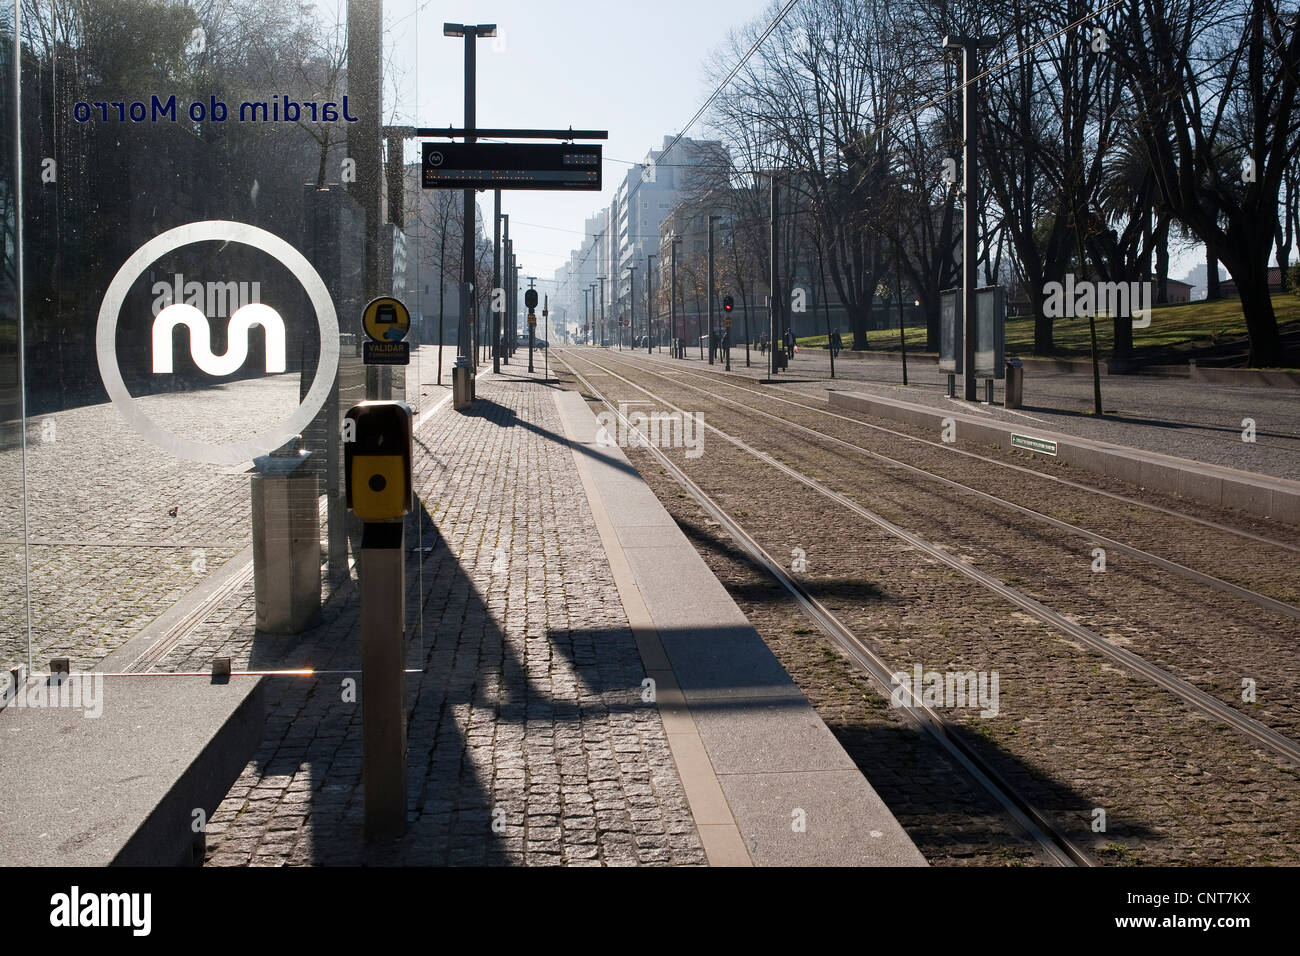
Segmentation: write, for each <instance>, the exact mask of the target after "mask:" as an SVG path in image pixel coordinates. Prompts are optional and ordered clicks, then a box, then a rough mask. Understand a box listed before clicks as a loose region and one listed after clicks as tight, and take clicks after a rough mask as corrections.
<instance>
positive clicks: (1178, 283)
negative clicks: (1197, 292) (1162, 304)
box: [1165, 279, 1192, 305]
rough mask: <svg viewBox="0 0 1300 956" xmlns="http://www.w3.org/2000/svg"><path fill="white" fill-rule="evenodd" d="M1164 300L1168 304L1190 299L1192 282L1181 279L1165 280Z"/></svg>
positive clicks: (1189, 300)
mask: <svg viewBox="0 0 1300 956" xmlns="http://www.w3.org/2000/svg"><path fill="white" fill-rule="evenodd" d="M1165 295H1166V301H1167V302H1168V303H1169V304H1171V305H1172V304H1174V303H1176V302H1191V301H1192V284H1191V283H1190V282H1183V281H1182V280H1181V279H1166V280H1165Z"/></svg>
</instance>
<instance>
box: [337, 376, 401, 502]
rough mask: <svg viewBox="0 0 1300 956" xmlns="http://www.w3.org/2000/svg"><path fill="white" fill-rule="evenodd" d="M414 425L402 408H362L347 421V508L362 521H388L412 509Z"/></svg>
mask: <svg viewBox="0 0 1300 956" xmlns="http://www.w3.org/2000/svg"><path fill="white" fill-rule="evenodd" d="M411 424H412V423H411V410H410V408H408V407H407V406H406V404H405V403H403V402H382V401H381V402H362V403H361V404H359V405H355V406H353V407H352V408H350V409H348V412H347V414H346V415H345V416H344V428H343V451H344V457H345V468H344V475H345V477H346V478H347V504H348V507H349V508H351V509H352V511H353V512H354V513H355V514H356V516H357V517H358V518H360V519H361V520H362V521H388V520H390V519H394V518H400V517H402V515H404V514H406V512H407V511H408V510H409V509H410V507H411Z"/></svg>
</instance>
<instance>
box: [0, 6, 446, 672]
mask: <svg viewBox="0 0 1300 956" xmlns="http://www.w3.org/2000/svg"><path fill="white" fill-rule="evenodd" d="M383 6H384V9H385V14H386V21H385V23H384V24H383V25H382V30H381V25H380V24H378V23H373V22H367V16H356V17H354V22H353V23H352V24H349V22H348V18H349V9H348V5H347V4H345V3H339V4H320V5H309V6H303V5H302V4H299V3H297V2H290V0H273V2H266V0H234V2H233V3H232V2H224V3H215V2H193V3H188V4H185V3H174V2H164V0H114V2H112V3H103V4H100V3H96V4H69V3H64V2H58V3H55V2H28V3H24V4H23V9H22V17H21V20H20V26H19V32H20V35H21V42H22V46H23V56H24V59H23V69H22V107H21V128H22V137H23V146H22V157H21V167H20V168H21V170H22V177H23V179H22V188H23V192H24V204H23V210H24V212H23V220H24V225H25V230H26V234H25V238H24V246H23V249H24V252H25V263H26V264H27V269H26V272H25V276H24V296H23V303H24V311H23V322H22V325H21V332H22V335H23V337H24V339H25V358H26V364H25V370H26V390H25V400H26V406H27V419H26V431H25V434H26V449H25V459H24V443H23V440H22V439H23V435H24V427H23V426H24V423H23V421H22V418H21V409H20V407H19V406H20V404H21V403H20V401H19V399H20V397H22V396H23V395H24V393H23V392H22V390H21V389H20V385H19V362H18V357H19V353H20V349H19V343H18V333H19V330H20V329H19V322H18V319H17V315H16V301H15V297H14V295H13V290H14V288H15V282H16V278H15V276H16V271H15V266H16V264H15V263H14V261H13V259H14V257H13V255H12V253H13V251H14V248H13V247H14V238H13V237H14V228H13V227H14V225H15V215H14V203H13V194H14V190H13V188H12V184H11V182H10V179H11V173H12V166H13V144H12V137H13V131H14V123H13V119H14V118H13V116H12V115H11V109H12V107H11V97H10V96H9V95H8V94H6V96H5V98H4V108H5V110H6V112H5V114H4V116H5V122H4V123H3V128H4V134H5V137H6V142H5V156H4V159H3V161H2V165H0V214H2V215H4V216H5V217H6V218H5V223H6V232H5V236H6V247H5V253H6V267H5V270H4V277H3V281H4V283H5V285H3V287H0V408H2V411H3V414H2V415H0V422H2V423H3V433H2V435H0V442H2V444H0V469H2V471H0V481H3V482H4V484H5V488H6V491H7V492H8V494H7V495H6V507H5V509H4V511H3V512H0V521H2V522H3V523H4V526H3V528H0V541H2V542H3V544H4V547H3V549H2V550H0V602H2V605H0V607H2V609H3V614H4V617H3V625H2V626H3V631H0V636H2V639H3V645H2V646H3V656H4V661H3V663H4V665H5V671H6V675H7V671H8V668H9V667H10V666H13V665H14V664H15V663H22V662H25V661H26V659H27V658H28V656H30V657H31V659H32V662H33V665H34V667H33V669H34V671H35V672H36V673H40V672H43V671H46V670H47V669H48V668H49V662H50V660H51V659H52V658H56V657H68V658H70V659H71V666H72V669H73V670H74V671H79V670H85V669H90V668H100V669H103V670H106V671H108V672H110V673H114V672H127V671H130V672H141V671H163V672H187V671H203V670H206V669H207V668H208V667H210V664H211V660H212V658H213V657H214V656H231V657H232V658H233V659H234V660H233V663H234V668H235V670H236V671H237V672H238V671H240V670H241V669H244V668H249V669H254V670H275V669H280V668H290V667H292V668H305V667H311V666H314V665H315V664H316V662H317V658H318V657H319V656H320V653H321V652H320V644H319V642H318V641H314V640H302V641H299V640H297V639H295V638H293V637H286V636H284V635H285V634H297V633H301V632H304V631H306V629H308V628H309V627H310V626H311V625H312V624H313V623H314V622H318V621H320V620H322V614H323V616H324V619H329V617H330V613H329V608H330V606H331V601H333V602H335V603H337V602H341V601H348V600H353V599H354V597H355V591H354V590H353V589H352V585H351V584H349V583H348V580H349V578H351V577H354V575H355V572H354V571H353V570H351V568H350V565H351V562H350V559H349V536H350V535H351V537H352V538H353V539H354V540H353V544H354V545H355V543H356V541H355V539H356V536H357V532H358V528H357V527H355V526H354V525H353V524H352V523H351V521H350V519H349V518H348V516H347V515H346V511H345V508H344V499H343V484H342V480H341V478H342V457H343V455H342V452H343V448H342V443H341V441H340V416H341V414H342V412H343V411H345V410H346V409H347V408H348V407H349V406H351V405H352V404H354V403H355V402H357V401H360V400H362V399H364V398H366V397H368V396H369V397H372V398H376V397H382V398H389V397H391V398H394V399H403V398H406V399H408V400H409V401H410V402H411V404H412V406H413V408H414V409H415V411H416V412H417V414H418V412H419V411H420V409H419V400H420V397H421V396H420V394H419V389H418V388H413V389H410V390H408V389H407V387H406V382H407V371H408V370H407V369H406V368H403V367H401V366H397V367H392V368H384V369H379V368H369V369H367V368H366V367H365V366H363V364H362V359H361V348H360V338H361V336H360V334H359V333H360V318H361V312H362V308H363V306H364V305H365V303H366V302H367V301H368V300H369V298H371V297H374V296H378V295H393V294H395V295H397V296H399V297H403V296H404V294H405V289H406V286H407V284H408V283H409V282H411V281H412V280H413V279H414V278H416V277H417V276H418V265H417V264H415V263H409V262H408V259H409V258H410V257H408V255H407V253H406V245H407V243H406V239H405V238H404V237H403V233H402V229H401V225H400V221H401V216H400V213H401V212H402V211H403V209H404V207H405V205H406V203H405V199H404V197H403V195H402V189H401V184H402V183H401V181H402V179H403V171H402V168H401V166H402V160H403V158H404V157H405V158H406V159H408V160H410V158H411V155H413V152H412V151H413V144H412V145H411V146H410V147H408V146H406V145H405V141H404V140H403V139H402V138H401V137H399V138H397V139H391V140H389V142H390V143H392V144H393V149H394V150H395V154H394V155H393V156H390V158H395V159H396V163H395V164H392V165H389V164H387V163H386V162H385V153H384V142H385V138H384V135H383V132H382V128H383V127H384V126H389V125H394V124H396V125H401V124H403V123H406V124H407V125H411V124H412V123H413V120H412V119H411V118H412V117H413V116H414V100H415V90H416V77H415V71H414V64H415V62H416V57H415V55H414V52H415V49H416V43H417V33H416V29H415V26H416V20H417V18H416V17H415V15H414V14H415V3H414V0H408V2H402V0H396V2H394V0H390V2H388V3H386V4H384V5H383ZM376 7H377V5H370V4H363V5H359V6H358V9H360V10H361V11H362V12H363V13H365V12H366V11H370V10H373V9H375V8H376ZM7 17H8V19H7V20H5V21H3V22H4V23H7V24H8V26H7V28H6V29H7V30H8V31H9V37H10V39H9V41H7V42H6V43H5V44H4V51H3V54H2V55H3V57H4V59H3V61H2V62H4V63H5V64H6V66H5V82H6V85H7V84H8V81H9V79H10V72H11V67H10V65H9V64H10V60H9V57H10V54H11V52H12V24H13V14H12V10H10V11H8V13H7ZM371 19H373V18H371ZM349 47H351V49H349ZM370 51H373V54H371V52H370ZM350 58H351V59H350ZM363 59H364V60H365V61H366V62H369V63H370V65H371V70H372V71H373V72H371V71H368V70H366V69H363V68H362V66H361V64H362V62H363ZM367 75H369V76H371V77H373V81H372V82H369V83H367V82H365V76H367ZM381 77H382V79H381ZM381 91H382V92H381ZM386 176H388V177H389V178H390V179H391V178H393V177H395V178H396V180H397V183H396V188H395V189H390V188H389V187H390V185H392V184H391V183H386V182H385V177H386ZM390 213H391V214H392V215H390ZM390 219H392V220H396V221H395V222H390ZM408 265H409V266H410V267H409V268H408ZM424 351H425V350H423V349H417V350H416V356H417V358H416V360H415V361H416V362H417V364H415V365H413V366H412V368H411V374H418V372H419V370H420V365H419V364H418V363H421V362H424V361H426V360H427V356H423V355H421V354H420V353H422V352H424ZM299 435H300V436H301V440H300V441H299V440H297V439H296V438H295V436H299ZM268 456H269V457H268ZM24 477H25V479H26V483H27V495H26V497H24V496H23V495H22V491H21V489H22V484H23V479H24ZM11 489H12V490H11ZM24 514H26V518H27V521H28V527H29V534H28V535H27V538H26V547H24V535H23V532H22V527H23V520H24ZM421 525H422V523H417V524H416V527H417V528H420V527H421ZM415 534H416V535H417V537H416V540H415V542H414V543H415V544H416V546H418V545H419V538H418V535H419V534H420V531H418V530H417V531H416V532H415ZM317 542H319V545H318V544H317ZM28 553H30V589H31V627H30V646H28V639H27V623H26V617H27V607H26V605H25V603H24V589H25V587H26V586H27V583H28V582H26V581H25V580H24V565H25V562H26V561H27V554H28ZM255 594H256V600H254V595H255ZM408 627H409V629H410V633H411V637H412V639H413V640H414V642H415V645H414V646H412V647H409V648H408V649H409V650H410V657H409V659H410V660H413V661H416V660H420V659H421V654H420V652H419V646H418V645H419V634H418V625H417V622H416V621H410V622H408ZM312 633H314V632H310V631H307V634H308V635H309V636H310V634H312ZM317 636H319V634H317Z"/></svg>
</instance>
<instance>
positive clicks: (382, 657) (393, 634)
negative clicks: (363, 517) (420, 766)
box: [360, 521, 406, 840]
mask: <svg viewBox="0 0 1300 956" xmlns="http://www.w3.org/2000/svg"><path fill="white" fill-rule="evenodd" d="M404 556H405V549H404V548H403V522H401V521H393V522H369V521H368V522H366V524H365V526H364V529H363V531H362V536H361V582H360V589H361V607H362V614H361V672H362V674H363V676H364V680H365V686H364V687H363V689H362V694H361V727H362V738H363V742H362V748H363V749H362V753H363V754H364V760H363V762H364V767H363V773H362V777H363V781H364V783H363V788H364V796H365V832H366V837H367V839H371V840H395V839H397V838H399V837H401V836H402V834H403V833H404V832H405V831H406V673H405V662H404V661H403V660H402V635H403V634H404V632H405V613H406V600H405V594H404V590H405V586H406V582H405V578H406V575H405V573H404V570H403V559H404Z"/></svg>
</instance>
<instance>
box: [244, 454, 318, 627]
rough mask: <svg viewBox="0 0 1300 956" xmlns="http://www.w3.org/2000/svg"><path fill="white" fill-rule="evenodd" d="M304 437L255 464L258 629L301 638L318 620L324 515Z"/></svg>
mask: <svg viewBox="0 0 1300 956" xmlns="http://www.w3.org/2000/svg"><path fill="white" fill-rule="evenodd" d="M301 444H302V436H301V435H299V436H298V437H296V438H294V439H293V440H292V441H290V442H289V443H288V444H286V445H284V446H282V447H281V448H277V449H276V450H275V451H274V452H272V453H271V454H269V455H263V456H261V457H260V458H257V459H255V460H254V461H253V464H254V466H255V468H256V473H255V474H254V475H253V477H252V479H251V480H250V482H249V484H250V487H251V490H252V496H253V594H254V598H255V604H256V609H257V610H256V624H257V629H258V630H259V631H262V632H264V633H267V634H298V633H300V632H302V631H305V630H306V629H307V628H309V627H312V626H313V625H314V624H316V623H317V622H318V621H319V620H320V557H321V556H320V512H319V510H318V507H317V490H318V489H317V483H316V476H315V474H313V473H312V470H311V468H309V467H308V460H309V459H310V458H311V452H309V451H306V450H304V449H302V448H301Z"/></svg>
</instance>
